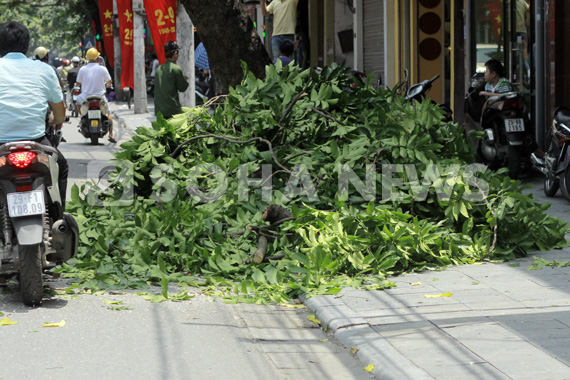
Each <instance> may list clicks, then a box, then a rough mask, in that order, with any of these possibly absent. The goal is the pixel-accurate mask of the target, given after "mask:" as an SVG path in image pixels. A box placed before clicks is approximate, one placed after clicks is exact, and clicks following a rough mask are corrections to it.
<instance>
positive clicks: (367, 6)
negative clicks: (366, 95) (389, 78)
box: [363, 0, 385, 79]
mask: <svg viewBox="0 0 570 380" xmlns="http://www.w3.org/2000/svg"><path fill="white" fill-rule="evenodd" d="M363 10H364V15H363V24H364V72H365V73H366V75H368V74H370V73H375V74H376V75H375V76H374V77H375V78H378V74H381V75H382V79H385V75H384V0H364V1H363Z"/></svg>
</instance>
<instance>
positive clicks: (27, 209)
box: [7, 190, 46, 218]
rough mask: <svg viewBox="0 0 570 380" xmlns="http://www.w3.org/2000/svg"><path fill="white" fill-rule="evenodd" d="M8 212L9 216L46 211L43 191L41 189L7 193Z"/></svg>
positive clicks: (37, 213)
mask: <svg viewBox="0 0 570 380" xmlns="http://www.w3.org/2000/svg"><path fill="white" fill-rule="evenodd" d="M7 198H8V214H9V215H10V217H11V218H17V217H20V216H29V215H41V214H43V213H45V212H46V206H45V201H44V192H43V191H41V190H34V191H24V192H21V193H9V194H7Z"/></svg>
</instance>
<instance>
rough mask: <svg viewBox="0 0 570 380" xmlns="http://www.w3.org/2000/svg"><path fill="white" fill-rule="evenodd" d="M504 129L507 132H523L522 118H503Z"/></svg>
mask: <svg viewBox="0 0 570 380" xmlns="http://www.w3.org/2000/svg"><path fill="white" fill-rule="evenodd" d="M505 130H506V131H507V132H524V121H523V119H507V120H505Z"/></svg>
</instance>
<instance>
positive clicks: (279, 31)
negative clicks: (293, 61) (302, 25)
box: [261, 0, 299, 59]
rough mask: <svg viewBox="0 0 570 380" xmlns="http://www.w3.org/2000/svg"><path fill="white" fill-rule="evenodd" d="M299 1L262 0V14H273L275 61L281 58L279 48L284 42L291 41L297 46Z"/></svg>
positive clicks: (272, 43) (272, 48)
mask: <svg viewBox="0 0 570 380" xmlns="http://www.w3.org/2000/svg"><path fill="white" fill-rule="evenodd" d="M298 3H299V0H273V1H272V2H271V4H269V5H267V0H261V13H262V14H263V15H264V16H267V15H269V14H271V13H273V15H274V16H273V33H272V37H271V52H272V53H273V59H276V58H277V57H279V46H281V43H282V42H283V41H290V42H291V43H292V44H293V46H295V26H296V24H297V4H298Z"/></svg>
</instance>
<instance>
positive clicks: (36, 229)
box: [0, 141, 79, 306]
mask: <svg viewBox="0 0 570 380" xmlns="http://www.w3.org/2000/svg"><path fill="white" fill-rule="evenodd" d="M58 175H59V167H58V165H57V151H56V150H55V148H53V147H50V146H46V145H41V144H39V143H36V142H33V141H16V142H9V143H5V144H3V145H2V146H0V226H1V229H2V234H1V236H0V277H2V278H4V279H6V278H10V277H13V276H19V280H20V290H21V292H22V298H23V302H24V304H25V305H27V306H38V305H40V304H41V302H42V297H43V279H42V273H43V271H44V270H46V269H49V268H53V267H54V266H56V265H57V264H61V263H64V262H65V261H67V260H69V259H70V258H71V257H72V256H73V255H75V253H76V252H77V247H78V242H79V228H78V226H77V222H76V221H75V219H74V218H73V216H71V215H70V214H67V213H64V212H63V202H62V200H61V196H60V193H59V188H58Z"/></svg>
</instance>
